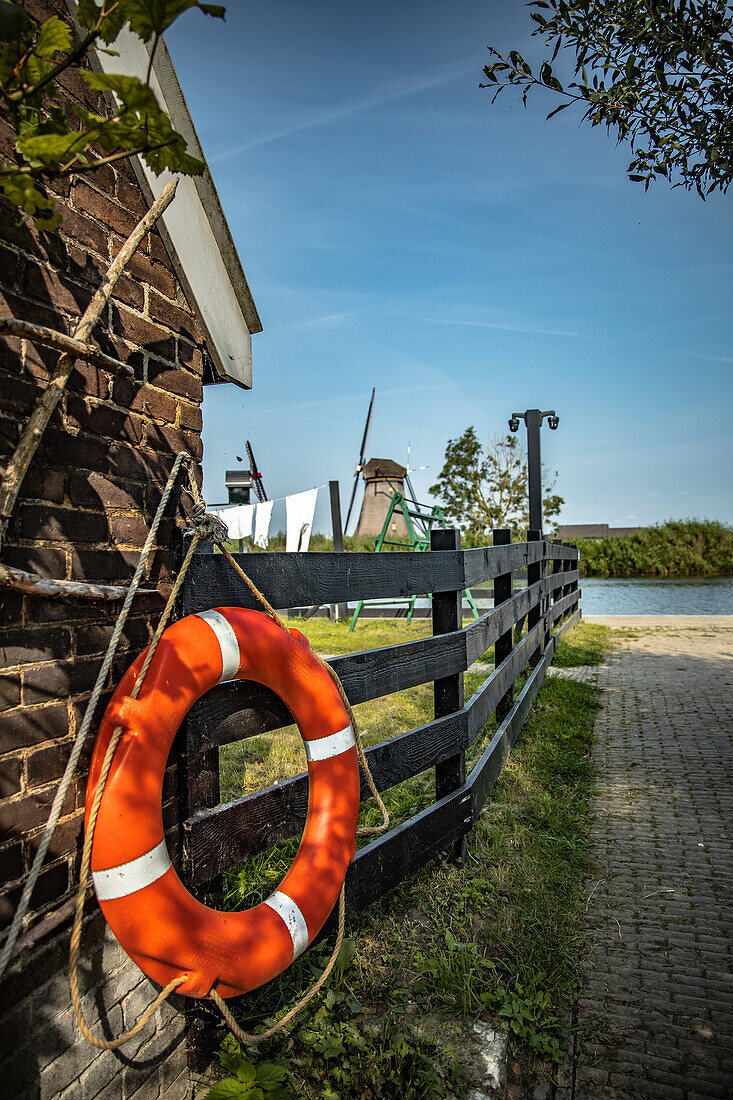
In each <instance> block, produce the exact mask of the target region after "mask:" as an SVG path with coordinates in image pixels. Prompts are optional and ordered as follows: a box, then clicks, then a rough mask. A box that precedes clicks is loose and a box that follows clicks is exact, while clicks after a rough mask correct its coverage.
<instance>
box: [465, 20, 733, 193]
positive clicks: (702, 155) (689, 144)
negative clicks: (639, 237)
mask: <svg viewBox="0 0 733 1100" xmlns="http://www.w3.org/2000/svg"><path fill="white" fill-rule="evenodd" d="M528 6H529V7H530V8H533V9H535V10H534V11H532V12H531V18H532V19H533V20H534V22H535V23H536V24H537V26H536V27H535V29H534V31H533V32H532V34H533V35H541V36H542V37H543V38H544V41H545V45H546V46H547V48H548V50H549V49H552V54H551V56H550V57H549V58H546V59H545V60H544V61H542V62H541V63H540V65H539V66H538V67H537V68H536V70H535V72H533V70H532V68H531V66H530V65H529V64H528V63H527V62H526V61H525V60H524V58H523V57H522V55H521V54H520V53H518V52H517V51H516V50H510V51H509V53H508V54H507V55H506V57H504V56H502V54H500V53H499V52H498V51H497V50H495V49H494V48H493V47H491V46H490V47H489V50H490V52H491V55H492V57H494V58H496V60H494V61H492V62H491V63H490V64H489V65H486V66H485V68H484V72H485V74H486V76H487V77H488V80H489V83H488V84H482V85H481V87H482V88H488V87H494V88H495V89H496V91H495V95H494V97H493V99H492V103H493V102H494V100H495V99H496V96H497V95H498V94H499V92H501V91H502V89H503V88H505V87H507V86H508V85H510V84H514V85H517V86H519V87H520V88H522V89H523V93H522V100H523V102H524V104H525V106H526V104H527V94H528V92H529V90H530V88H534V87H542V88H546V89H549V90H550V91H552V92H554V93H556V94H557V95H559V96H562V97H564V102H562V103H560V105H559V106H557V107H555V109H554V110H552V111H550V113H549V114H548V116H547V118H552V116H553V115H555V114H557V113H558V111H562V110H565V108H567V107H569V106H570V105H571V104H572V103H578V104H580V105H581V106H583V107H584V108H585V109H584V111H583V114H582V121H584V122H585V121H589V122H590V123H591V125H592V126H598V125H601V124H604V125H605V126H606V128H607V129H608V130H609V131H612V130H613V131H615V132H616V135H617V138H618V141H619V142H622V141H627V142H628V143H629V146H630V148H631V153H632V160H631V162H630V164H629V167H628V174H629V178H630V179H632V180H635V181H637V182H639V183H643V184H644V188H645V190H646V189H647V188H648V187H649V184H650V183H651V181H652V180H653V179H655V178H656V177H657V176H666V177H667V178H668V179H669V180H670V182H671V183H672V186H673V187H679V186H682V187H684V188H686V189H687V190H692V189H693V188H694V189H696V190H697V191H698V193H699V194H700V195H701V196H702V197H703V198H705V196H706V195H707V194H709V193H710V192H711V191H715V190H716V189H717V190H720V191H722V192H725V191H726V190H727V188H728V184H729V183H730V181H731V177H732V176H733V34H732V30H733V11H731V8H730V6H729V5H728V4H727V3H726V0H597V2H595V3H592V2H589V0H531V2H530V3H529V5H528ZM553 47H554V48H553ZM561 50H570V51H571V52H572V53H573V54H574V55H575V65H574V69H573V79H571V80H570V82H569V83H568V84H567V86H566V87H564V86H563V85H562V84H561V83H560V80H559V79H558V77H557V75H556V74H555V73H554V72H553V69H552V65H553V63H554V61H555V59H556V58H557V56H558V54H559V53H560V51H561Z"/></svg>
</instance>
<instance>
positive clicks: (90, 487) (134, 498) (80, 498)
mask: <svg viewBox="0 0 733 1100" xmlns="http://www.w3.org/2000/svg"><path fill="white" fill-rule="evenodd" d="M66 492H67V493H68V496H69V500H70V501H71V503H72V504H76V505H79V506H81V507H82V508H97V509H98V508H100V507H102V508H104V509H105V510H106V509H108V508H143V507H144V504H145V488H144V486H143V485H142V484H140V483H139V482H135V481H123V482H122V483H121V484H118V483H117V482H116V481H112V480H110V478H108V477H104V476H103V475H102V474H95V473H84V472H82V471H79V470H72V471H71V472H70V473H69V475H68V477H67V479H66Z"/></svg>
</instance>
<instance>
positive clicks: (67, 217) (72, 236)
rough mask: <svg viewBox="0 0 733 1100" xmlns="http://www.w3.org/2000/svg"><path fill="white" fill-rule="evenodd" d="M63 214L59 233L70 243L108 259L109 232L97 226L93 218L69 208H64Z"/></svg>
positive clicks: (62, 208)
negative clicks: (79, 245)
mask: <svg viewBox="0 0 733 1100" xmlns="http://www.w3.org/2000/svg"><path fill="white" fill-rule="evenodd" d="M61 213H62V214H63V221H62V224H61V226H60V229H59V232H60V233H62V234H63V235H64V236H66V237H68V238H69V242H70V243H72V244H77V245H78V244H81V245H84V246H85V247H86V248H91V249H92V251H93V252H96V253H97V255H99V256H102V257H104V258H105V259H106V257H107V241H108V237H109V234H108V231H107V230H106V229H104V228H103V227H102V226H101V225H97V223H96V222H95V221H92V219H91V218H87V217H85V216H84V215H83V214H79V213H77V212H76V211H75V210H71V209H70V207H68V206H62V207H61Z"/></svg>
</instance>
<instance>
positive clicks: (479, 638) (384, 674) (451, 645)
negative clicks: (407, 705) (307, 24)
mask: <svg viewBox="0 0 733 1100" xmlns="http://www.w3.org/2000/svg"><path fill="white" fill-rule="evenodd" d="M557 577H562V583H563V585H567V584H568V583H569V579H570V578H571V577H572V578H574V579H577V577H579V573H578V572H577V571H575V572H574V573H562V574H558V575H557ZM547 580H548V585H551V586H552V588H550V587H548V589H547V591H548V592H549V591H551V590H554V588H555V587H559V585H560V581H559V580H558V579H556V577H555V576H551V577H548V578H547ZM541 591H542V590H541V589H539V588H537V587H533V588H531V589H530V588H525V589H522V590H521V591H519V592H516V593H515V594H514V596H512V598H511V599H510V600H507V601H506V603H504V604H502V605H501V606H500V607H497V608H494V609H493V610H491V611H488V612H487V613H486V614H485V615H482V616H481V618H480V619H478V620H477V621H476V622H473V623H470V624H469V625H468V626H466V627H464V628H463V629H462V630H458V631H455V632H453V633H451V634H444V635H442V636H441V637H440V638H439V639H438V638H422V639H419V640H418V641H414V642H403V643H401V644H399V645H394V646H384V647H382V648H380V649H370V650H364V651H362V652H360V653H353V654H349V655H347V656H345V657H334V658H332V659H331V660H330V662H329V663H330V664H331V665H332V666H333V668H334V669H335V670H336V672H337V673H338V675H339V678H340V679H341V682H342V683H343V685H344V688H345V689H346V694H347V695H348V697H349V700H350V701H351V703H352V704H355V703H362V702H364V701H365V700H367V699H374V698H377V697H379V696H382V695H388V694H390V693H391V692H394V691H402V690H403V689H405V688H408V687H415V686H416V685H418V684H424V683H428V682H429V681H430V680H434V679H436V678H438V677H440V676H448V675H450V674H451V673H456V672H465V671H466V669H468V668H469V667H470V666H471V665H472V664H473V662H474V661H475V660H476V659H477V658H478V657H480V656H481V655H482V654H483V653H484V652H485V651H486V650H487V649H488V648H489V647H490V646H491V645H493V644H494V642H495V641H496V639H497V638H498V637H499V635H500V634H501V633H502V632H504V631H505V630H508V629H509V628H510V627H511V626H512V625H513V624H514V623H515V622H517V621H518V620H519V619H520V618H521V616H522V615H524V614H526V612H527V609H528V607H529V606H530V604H531V603H532V602H533V601H535V602H536V600H537V599H538V598H539V594H540V592H541ZM291 722H292V716H291V715H290V712H289V711H288V710H287V708H286V706H285V704H284V703H283V702H282V701H281V700H280V699H279V698H278V697H277V696H276V695H274V694H273V692H271V691H270V690H269V689H268V688H265V687H263V686H262V685H261V684H255V683H253V682H252V681H249V680H239V681H231V682H230V683H226V684H220V685H218V686H217V687H215V688H212V690H211V691H209V692H207V694H206V695H205V696H203V698H202V699H200V700H199V701H198V702H197V703H196V704H195V705H194V706H193V707H192V708H191V710H190V711H189V714H188V719H187V730H188V752H189V753H196V752H203V751H205V750H206V749H208V748H210V747H211V746H212V745H225V744H228V743H229V742H232V741H241V740H243V739H244V738H246V737H255V736H258V735H259V734H262V733H265V732H267V731H268V730H275V729H279V728H280V727H281V726H286V725H289V724H290V723H291Z"/></svg>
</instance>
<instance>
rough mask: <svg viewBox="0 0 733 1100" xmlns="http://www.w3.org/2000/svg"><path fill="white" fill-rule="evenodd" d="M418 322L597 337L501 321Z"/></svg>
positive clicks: (588, 338) (433, 318) (579, 338)
mask: <svg viewBox="0 0 733 1100" xmlns="http://www.w3.org/2000/svg"><path fill="white" fill-rule="evenodd" d="M415 320H416V321H425V322H427V323H428V324H431V325H460V326H462V327H467V328H492V329H499V331H501V332H529V333H535V334H536V335H538V336H573V337H575V339H577V340H593V339H595V337H593V336H586V334H585V333H583V332H572V331H570V330H568V329H561V328H539V327H537V326H536V325H520V324H514V323H511V322H499V321H460V320H453V319H452V318H449V317H445V318H444V317H415Z"/></svg>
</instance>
